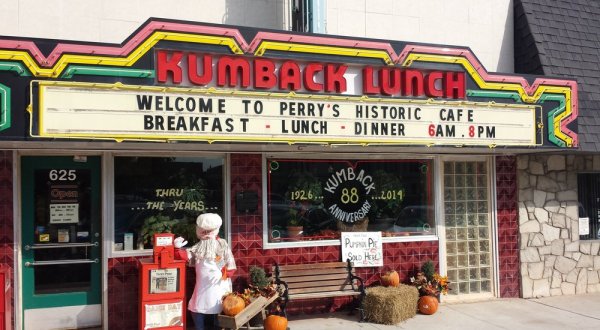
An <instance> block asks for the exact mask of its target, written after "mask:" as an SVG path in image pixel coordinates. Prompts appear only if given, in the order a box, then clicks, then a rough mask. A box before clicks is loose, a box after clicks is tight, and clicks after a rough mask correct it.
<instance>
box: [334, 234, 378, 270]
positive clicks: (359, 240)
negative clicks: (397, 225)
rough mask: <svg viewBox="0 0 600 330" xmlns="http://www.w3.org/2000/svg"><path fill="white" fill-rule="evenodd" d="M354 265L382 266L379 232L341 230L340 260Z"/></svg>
mask: <svg viewBox="0 0 600 330" xmlns="http://www.w3.org/2000/svg"><path fill="white" fill-rule="evenodd" d="M348 259H350V261H351V262H353V263H354V267H380V266H383V246H382V241H381V232H380V231H378V232H342V261H346V260H348Z"/></svg>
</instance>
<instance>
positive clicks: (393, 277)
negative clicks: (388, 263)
mask: <svg viewBox="0 0 600 330" xmlns="http://www.w3.org/2000/svg"><path fill="white" fill-rule="evenodd" d="M381 284H382V285H383V286H399V285H400V276H399V275H398V272H397V271H395V270H392V271H387V272H386V273H385V274H383V275H381Z"/></svg>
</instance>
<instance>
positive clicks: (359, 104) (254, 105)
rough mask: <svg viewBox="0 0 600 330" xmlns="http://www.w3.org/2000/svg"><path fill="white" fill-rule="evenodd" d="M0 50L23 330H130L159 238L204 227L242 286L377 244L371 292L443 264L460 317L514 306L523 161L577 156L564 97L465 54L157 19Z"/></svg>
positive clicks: (6, 174) (569, 99) (314, 306)
mask: <svg viewBox="0 0 600 330" xmlns="http://www.w3.org/2000/svg"><path fill="white" fill-rule="evenodd" d="M0 42H1V43H2V53H0V56H1V57H2V58H1V59H2V68H3V69H2V71H0V77H1V79H0V83H1V85H0V87H1V90H2V93H1V94H0V101H1V102H2V108H1V109H0V110H2V117H1V118H2V122H1V123H0V139H1V141H0V143H1V146H2V148H1V149H3V150H2V151H0V159H2V162H0V166H1V167H0V168H2V171H0V183H1V187H0V188H1V190H0V193H1V194H2V199H1V201H2V206H3V207H2V212H3V213H2V226H4V228H5V230H3V232H2V234H3V239H4V240H5V241H6V242H7V243H8V246H7V247H5V250H6V251H4V252H3V253H4V255H5V256H6V264H8V265H9V266H10V267H11V268H12V269H13V274H14V279H15V280H14V288H15V290H14V291H13V292H14V299H13V301H14V308H15V325H16V326H19V327H23V328H25V329H32V328H39V326H40V324H46V325H47V324H48V322H54V321H56V323H53V325H52V326H53V327H57V328H58V327H61V326H62V327H67V326H72V325H73V323H69V322H72V320H69V319H68V318H69V316H70V315H73V314H75V313H76V314H78V315H81V319H80V320H78V321H77V323H75V325H76V326H79V327H82V326H86V325H90V326H92V325H99V324H103V325H104V326H105V327H108V328H110V329H131V328H135V327H136V320H137V318H135V317H131V316H132V315H136V314H137V312H138V311H137V308H138V305H137V299H138V288H137V287H138V275H137V260H138V259H139V258H140V257H143V256H147V255H149V254H150V253H151V250H150V245H149V244H150V240H149V237H150V235H151V234H152V233H153V232H157V231H163V230H170V231H173V232H175V233H176V234H178V235H183V236H186V237H187V238H188V240H189V241H190V242H193V240H194V237H193V233H194V229H193V226H194V219H195V217H196V216H197V214H199V213H203V212H216V213H219V214H221V215H222V216H223V218H224V219H225V223H226V225H225V226H224V228H223V231H222V233H221V234H222V236H223V237H225V238H227V239H228V240H229V241H230V243H231V246H232V249H233V251H234V255H235V257H236V262H237V265H238V269H239V270H238V272H237V273H236V278H235V285H236V286H237V287H238V288H241V287H242V286H243V285H244V281H245V277H246V276H247V272H248V269H249V267H250V266H252V265H258V266H261V267H264V268H265V269H269V268H270V267H271V266H272V265H273V264H274V263H280V264H295V263H318V262H327V261H338V260H342V258H343V257H342V254H341V251H342V245H343V242H342V241H341V240H340V235H341V233H342V232H362V231H370V232H376V233H381V241H382V242H383V244H382V249H381V251H382V252H381V255H379V256H377V257H376V259H377V262H376V264H378V265H382V266H375V267H369V266H368V262H369V261H368V260H364V258H362V256H361V255H356V256H354V258H355V262H357V263H361V262H363V263H365V264H367V266H366V267H361V268H359V275H361V276H362V277H363V278H364V279H365V280H366V282H367V284H372V283H375V282H377V281H378V280H379V275H380V274H381V273H382V272H383V271H385V270H388V269H396V270H398V271H399V273H400V275H401V279H402V280H404V281H406V280H407V279H408V277H409V276H411V275H412V274H413V272H414V271H415V270H416V269H418V267H420V265H421V264H422V263H423V262H424V261H426V260H433V261H434V262H435V264H436V266H437V268H438V269H439V270H440V271H441V272H442V273H446V274H448V276H449V278H450V280H451V281H452V282H453V287H452V291H451V295H450V297H449V299H463V300H467V299H473V298H482V297H519V296H520V292H521V279H520V276H519V272H520V267H521V266H520V261H519V260H520V259H519V250H520V246H519V239H520V237H519V207H518V202H519V198H520V197H519V195H518V194H519V188H522V189H523V188H526V187H521V186H520V181H518V180H517V175H518V174H519V173H520V172H519V171H518V169H521V167H522V164H521V163H520V162H518V157H525V156H518V157H517V155H518V154H531V153H536V152H542V151H543V152H553V151H555V152H564V151H568V150H572V149H573V148H575V147H577V146H578V135H577V130H576V128H574V127H576V126H577V125H576V124H577V113H578V108H577V102H576V100H577V84H576V83H575V82H574V81H572V80H565V79H550V78H544V77H536V76H515V75H502V74H495V73H489V72H487V71H486V69H485V68H484V67H483V65H482V64H481V63H480V62H479V60H478V59H477V57H476V56H475V54H473V52H472V51H471V50H470V49H469V48H466V47H450V46H441V45H422V44H412V43H408V42H400V41H381V40H372V39H360V38H347V37H335V36H323V35H302V34H294V33H288V32H281V31H270V30H259V29H252V28H240V27H231V26H225V25H207V24H199V23H192V22H182V21H169V20H159V19H153V20H149V21H148V22H146V23H145V24H144V25H142V26H141V27H140V28H139V29H138V30H137V31H136V32H133V34H132V35H131V36H130V37H129V38H128V39H127V40H126V41H125V42H124V43H123V44H121V45H97V44H86V43H75V42H57V41H54V40H40V39H36V40H30V39H25V38H23V39H18V40H17V39H4V40H2V41H0ZM48 49H49V50H51V51H47V50H48ZM531 157H533V156H531ZM521 159H522V158H521ZM523 169H524V168H523ZM535 175H537V174H535ZM300 226H301V227H302V228H301V229H298V228H296V229H294V228H291V227H300ZM559 235H561V234H559ZM521 243H522V241H521ZM13 256H14V257H13ZM521 258H522V256H521ZM346 302H347V301H346V300H344V299H335V300H333V301H331V300H323V301H315V300H312V301H306V302H301V303H297V304H295V305H292V306H291V307H292V310H295V311H304V312H317V311H321V312H322V311H328V310H331V309H335V308H338V307H340V306H342V305H343V304H344V303H346ZM49 315H51V316H49ZM49 320H50V321H49ZM41 322H45V323H41Z"/></svg>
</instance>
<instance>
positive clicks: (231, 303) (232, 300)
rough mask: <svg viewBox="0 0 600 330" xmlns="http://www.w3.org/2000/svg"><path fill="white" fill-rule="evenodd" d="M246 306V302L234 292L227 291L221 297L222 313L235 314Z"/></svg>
mask: <svg viewBox="0 0 600 330" xmlns="http://www.w3.org/2000/svg"><path fill="white" fill-rule="evenodd" d="M245 307H246V302H245V301H244V299H242V297H240V296H238V295H237V294H235V293H229V294H227V295H226V296H225V297H224V298H223V314H225V315H227V316H235V315H237V314H238V313H239V312H241V311H242V309H244V308H245Z"/></svg>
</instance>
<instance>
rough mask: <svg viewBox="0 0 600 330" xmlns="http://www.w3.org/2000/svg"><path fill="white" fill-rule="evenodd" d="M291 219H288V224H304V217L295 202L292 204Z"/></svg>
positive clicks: (295, 225)
mask: <svg viewBox="0 0 600 330" xmlns="http://www.w3.org/2000/svg"><path fill="white" fill-rule="evenodd" d="M289 214H290V219H289V220H288V226H294V227H297V226H302V225H303V224H304V219H303V218H302V215H301V214H300V210H299V209H298V208H296V205H295V203H292V204H291V205H290V211H289Z"/></svg>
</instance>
